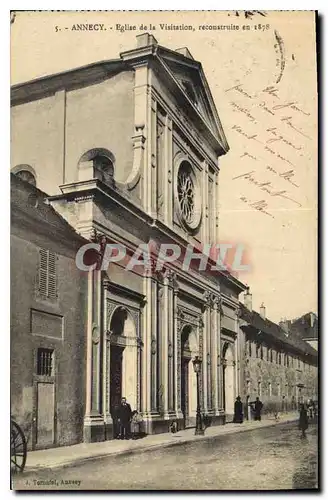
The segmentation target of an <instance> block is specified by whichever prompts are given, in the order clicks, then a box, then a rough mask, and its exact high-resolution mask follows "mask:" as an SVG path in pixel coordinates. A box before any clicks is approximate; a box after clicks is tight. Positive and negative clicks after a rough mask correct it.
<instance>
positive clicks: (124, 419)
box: [118, 398, 132, 439]
mask: <svg viewBox="0 0 328 500" xmlns="http://www.w3.org/2000/svg"><path fill="white" fill-rule="evenodd" d="M118 417H119V420H120V439H129V438H130V423H131V417H132V410H131V406H130V405H129V404H128V403H127V402H126V398H122V399H121V404H120V406H119V409H118Z"/></svg>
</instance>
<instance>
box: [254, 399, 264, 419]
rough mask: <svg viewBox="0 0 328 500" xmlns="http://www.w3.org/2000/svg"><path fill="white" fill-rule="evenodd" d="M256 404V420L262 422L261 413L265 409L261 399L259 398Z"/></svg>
mask: <svg viewBox="0 0 328 500" xmlns="http://www.w3.org/2000/svg"><path fill="white" fill-rule="evenodd" d="M253 404H254V420H261V411H262V408H263V403H262V401H260V398H259V397H257V398H256V400H255V402H254V403H253Z"/></svg>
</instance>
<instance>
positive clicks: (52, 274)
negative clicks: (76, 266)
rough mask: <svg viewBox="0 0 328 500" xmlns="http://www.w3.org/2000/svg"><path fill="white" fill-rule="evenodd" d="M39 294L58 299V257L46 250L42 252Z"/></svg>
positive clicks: (42, 249)
mask: <svg viewBox="0 0 328 500" xmlns="http://www.w3.org/2000/svg"><path fill="white" fill-rule="evenodd" d="M39 293H40V295H41V296H42V297H44V298H49V299H55V298H56V297H57V257H56V254H55V253H54V252H51V251H50V250H45V249H44V248H41V250H40V263H39Z"/></svg>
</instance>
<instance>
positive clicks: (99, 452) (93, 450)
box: [25, 412, 298, 472]
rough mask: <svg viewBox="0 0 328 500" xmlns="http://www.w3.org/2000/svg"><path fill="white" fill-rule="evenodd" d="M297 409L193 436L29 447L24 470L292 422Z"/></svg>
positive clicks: (190, 431) (187, 432)
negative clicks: (32, 449)
mask: <svg viewBox="0 0 328 500" xmlns="http://www.w3.org/2000/svg"><path fill="white" fill-rule="evenodd" d="M297 419H298V413H297V412H292V413H286V414H283V415H281V416H280V419H279V421H278V422H276V421H275V419H274V418H273V417H271V418H270V417H266V416H264V417H263V420H261V421H260V422H255V421H245V422H244V423H243V424H232V423H231V424H226V425H218V426H213V427H208V428H207V429H206V431H205V435H204V436H195V429H194V428H192V429H186V430H184V431H180V432H177V433H176V434H171V433H167V434H155V435H149V436H146V437H144V438H143V439H139V440H136V441H131V440H129V441H120V440H111V441H103V442H101V443H81V444H75V445H72V446H62V447H59V448H51V449H48V450H37V451H30V452H28V453H27V460H26V466H25V471H26V472H39V471H40V470H41V469H43V470H45V469H54V468H58V467H67V466H72V465H74V466H75V465H81V464H82V463H84V462H86V461H88V460H95V459H100V458H104V457H109V456H113V457H117V456H124V455H130V454H132V453H143V452H147V451H153V450H156V449H162V448H167V447H170V446H176V445H181V444H184V443H190V442H193V441H205V440H208V439H213V438H216V437H219V436H225V435H226V434H237V433H239V432H245V431H250V430H253V429H259V428H263V427H270V426H273V425H279V424H282V423H290V422H295V421H296V420H297Z"/></svg>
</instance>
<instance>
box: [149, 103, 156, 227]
mask: <svg viewBox="0 0 328 500" xmlns="http://www.w3.org/2000/svg"><path fill="white" fill-rule="evenodd" d="M148 99H149V105H150V110H151V112H150V120H149V124H150V127H149V130H148V143H149V144H148V147H149V149H148V165H149V166H150V182H149V185H148V189H149V190H150V193H149V198H150V206H151V215H152V216H153V217H157V188H158V183H157V158H156V153H157V102H156V100H155V99H154V98H153V97H152V96H151V95H149V98H148ZM149 155H150V156H149Z"/></svg>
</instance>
